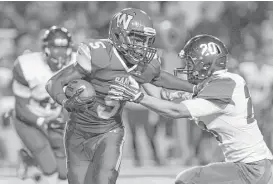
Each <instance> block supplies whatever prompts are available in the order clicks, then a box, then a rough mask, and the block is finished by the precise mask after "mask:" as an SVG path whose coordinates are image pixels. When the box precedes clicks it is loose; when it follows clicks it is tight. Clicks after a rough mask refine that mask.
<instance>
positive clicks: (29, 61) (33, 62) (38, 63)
mask: <svg viewBox="0 0 273 184" xmlns="http://www.w3.org/2000/svg"><path fill="white" fill-rule="evenodd" d="M42 65H43V54H42V53H41V52H29V53H24V54H22V55H20V56H19V57H18V58H17V59H16V61H15V62H14V66H13V72H19V71H21V70H26V69H28V70H31V69H33V70H34V69H35V68H41V67H42Z"/></svg>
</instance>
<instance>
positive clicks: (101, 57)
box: [88, 39, 113, 68]
mask: <svg viewBox="0 0 273 184" xmlns="http://www.w3.org/2000/svg"><path fill="white" fill-rule="evenodd" d="M88 45H89V47H90V49H91V55H92V65H94V66H96V67H98V68H105V67H107V66H108V65H109V64H110V52H111V50H112V47H113V46H112V43H111V41H110V40H108V39H92V40H90V41H89V42H88Z"/></svg>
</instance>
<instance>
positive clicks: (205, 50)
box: [200, 42, 221, 56]
mask: <svg viewBox="0 0 273 184" xmlns="http://www.w3.org/2000/svg"><path fill="white" fill-rule="evenodd" d="M200 48H201V49H202V53H201V54H202V55H203V56H204V55H205V56H209V55H214V54H218V50H219V51H220V52H221V50H220V48H219V47H218V46H217V45H216V44H215V43H213V42H209V43H208V44H205V43H203V44H201V45H200Z"/></svg>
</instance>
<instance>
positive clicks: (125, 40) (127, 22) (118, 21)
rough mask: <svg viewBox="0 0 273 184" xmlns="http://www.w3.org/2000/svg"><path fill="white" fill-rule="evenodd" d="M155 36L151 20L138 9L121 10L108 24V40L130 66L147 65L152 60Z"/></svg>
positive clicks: (154, 50) (154, 51)
mask: <svg viewBox="0 0 273 184" xmlns="http://www.w3.org/2000/svg"><path fill="white" fill-rule="evenodd" d="M155 35H156V31H155V29H154V28H153V23H152V20H151V18H150V17H149V16H148V15H147V14H146V13H145V12H144V11H142V10H139V9H135V8H127V9H123V10H122V11H120V12H119V13H117V14H115V15H114V16H113V18H112V20H111V22H110V27H109V39H110V40H111V41H112V43H113V45H114V47H115V48H116V49H117V50H118V52H119V53H121V54H122V56H123V57H124V58H125V59H126V60H127V61H128V62H129V63H131V64H138V63H139V62H144V63H149V62H150V61H151V60H152V59H153V58H154V56H155V54H156V49H155V48H154V47H153V44H154V41H155Z"/></svg>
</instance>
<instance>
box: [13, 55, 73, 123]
mask: <svg viewBox="0 0 273 184" xmlns="http://www.w3.org/2000/svg"><path fill="white" fill-rule="evenodd" d="M73 55H74V56H73ZM73 55H72V58H73V59H74V60H75V54H73ZM73 59H72V60H71V62H73ZM54 73H55V72H53V71H51V69H50V68H49V66H48V64H47V63H46V61H45V58H44V55H43V53H41V52H33V53H27V54H23V55H21V56H19V57H18V58H17V60H16V61H15V64H14V67H13V76H14V80H13V84H12V90H13V93H14V94H15V95H16V96H18V97H21V98H26V99H29V100H28V104H26V106H25V107H23V108H28V110H29V111H30V112H31V113H33V114H34V115H36V116H39V117H47V116H53V115H55V114H59V113H60V112H61V110H62V107H61V106H59V105H58V104H57V103H55V102H54V101H53V99H51V97H50V96H49V94H48V93H47V91H46V89H45V85H46V83H47V81H48V80H49V79H50V78H51V77H52V75H53V74H54ZM16 109H17V110H20V108H16ZM20 114H22V113H20ZM26 116H27V114H26ZM23 119H24V118H23Z"/></svg>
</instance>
